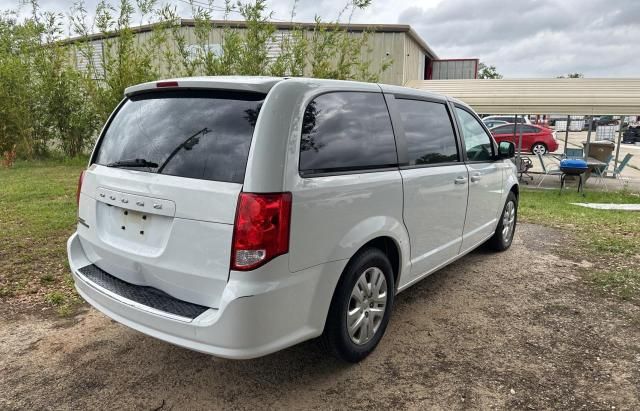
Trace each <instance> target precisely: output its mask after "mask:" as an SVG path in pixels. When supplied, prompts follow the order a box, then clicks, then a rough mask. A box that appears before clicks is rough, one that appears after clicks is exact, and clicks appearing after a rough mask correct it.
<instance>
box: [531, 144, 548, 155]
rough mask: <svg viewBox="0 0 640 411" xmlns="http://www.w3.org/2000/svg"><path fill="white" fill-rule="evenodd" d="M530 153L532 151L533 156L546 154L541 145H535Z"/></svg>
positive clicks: (545, 149)
mask: <svg viewBox="0 0 640 411" xmlns="http://www.w3.org/2000/svg"><path fill="white" fill-rule="evenodd" d="M531 151H533V154H541V155H545V154H546V153H547V148H546V147H545V146H543V145H542V144H536V145H534V146H533V149H532V150H531Z"/></svg>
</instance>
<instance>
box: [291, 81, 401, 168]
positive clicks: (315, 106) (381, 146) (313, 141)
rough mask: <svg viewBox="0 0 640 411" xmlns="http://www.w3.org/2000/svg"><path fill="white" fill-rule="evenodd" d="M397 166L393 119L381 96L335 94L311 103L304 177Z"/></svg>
mask: <svg viewBox="0 0 640 411" xmlns="http://www.w3.org/2000/svg"><path fill="white" fill-rule="evenodd" d="M397 164H398V159H397V155H396V144H395V139H394V137H393V130H392V128H391V119H390V118H389V112H388V111H387V105H386V103H385V101H384V97H383V96H382V94H381V93H362V92H334V93H328V94H323V95H321V96H318V97H316V98H315V99H314V100H313V101H312V102H311V103H309V105H308V106H307V108H306V110H305V112H304V119H303V124H302V137H301V142H300V172H301V174H302V175H309V174H314V173H321V172H331V171H352V170H365V169H372V168H380V167H389V166H394V165H397Z"/></svg>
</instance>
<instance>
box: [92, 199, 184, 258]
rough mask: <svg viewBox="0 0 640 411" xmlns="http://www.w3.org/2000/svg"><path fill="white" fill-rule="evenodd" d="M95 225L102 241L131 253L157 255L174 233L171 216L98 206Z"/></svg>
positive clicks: (103, 204)
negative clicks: (172, 231)
mask: <svg viewBox="0 0 640 411" xmlns="http://www.w3.org/2000/svg"><path fill="white" fill-rule="evenodd" d="M96 206H97V210H96V223H97V224H96V225H97V232H98V236H99V237H100V239H101V240H102V241H103V242H104V243H105V244H109V245H110V246H112V247H114V248H117V249H120V250H123V251H126V252H127V253H129V254H135V255H144V256H157V255H159V254H160V253H162V251H163V249H164V248H165V246H166V243H167V240H168V238H169V235H170V232H171V222H172V221H173V218H172V217H167V216H164V215H158V214H152V213H148V212H146V211H137V210H131V209H129V208H124V207H118V206H115V205H111V204H108V203H102V202H97V203H96Z"/></svg>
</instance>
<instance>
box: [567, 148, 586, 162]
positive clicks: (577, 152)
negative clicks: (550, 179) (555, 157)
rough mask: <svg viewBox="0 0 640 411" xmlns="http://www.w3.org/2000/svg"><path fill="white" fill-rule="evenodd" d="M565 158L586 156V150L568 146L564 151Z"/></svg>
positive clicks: (573, 158)
mask: <svg viewBox="0 0 640 411" xmlns="http://www.w3.org/2000/svg"><path fill="white" fill-rule="evenodd" d="M564 158H569V159H572V160H575V159H580V158H584V150H583V149H581V148H567V149H566V150H565V151H564Z"/></svg>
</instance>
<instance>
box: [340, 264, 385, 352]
mask: <svg viewBox="0 0 640 411" xmlns="http://www.w3.org/2000/svg"><path fill="white" fill-rule="evenodd" d="M387 293H388V287H387V280H386V278H385V276H384V273H383V272H382V270H380V269H379V268H377V267H369V268H367V269H366V270H365V271H364V272H363V273H362V274H361V275H360V277H359V278H358V281H356V283H355V285H354V286H353V290H351V296H350V297H349V306H348V308H347V331H348V332H349V337H350V338H351V341H353V342H354V343H355V344H357V345H363V344H366V343H367V342H368V341H369V340H371V338H373V336H374V335H375V334H376V332H377V331H378V329H379V328H380V324H382V320H383V318H384V314H385V310H386V308H387Z"/></svg>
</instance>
